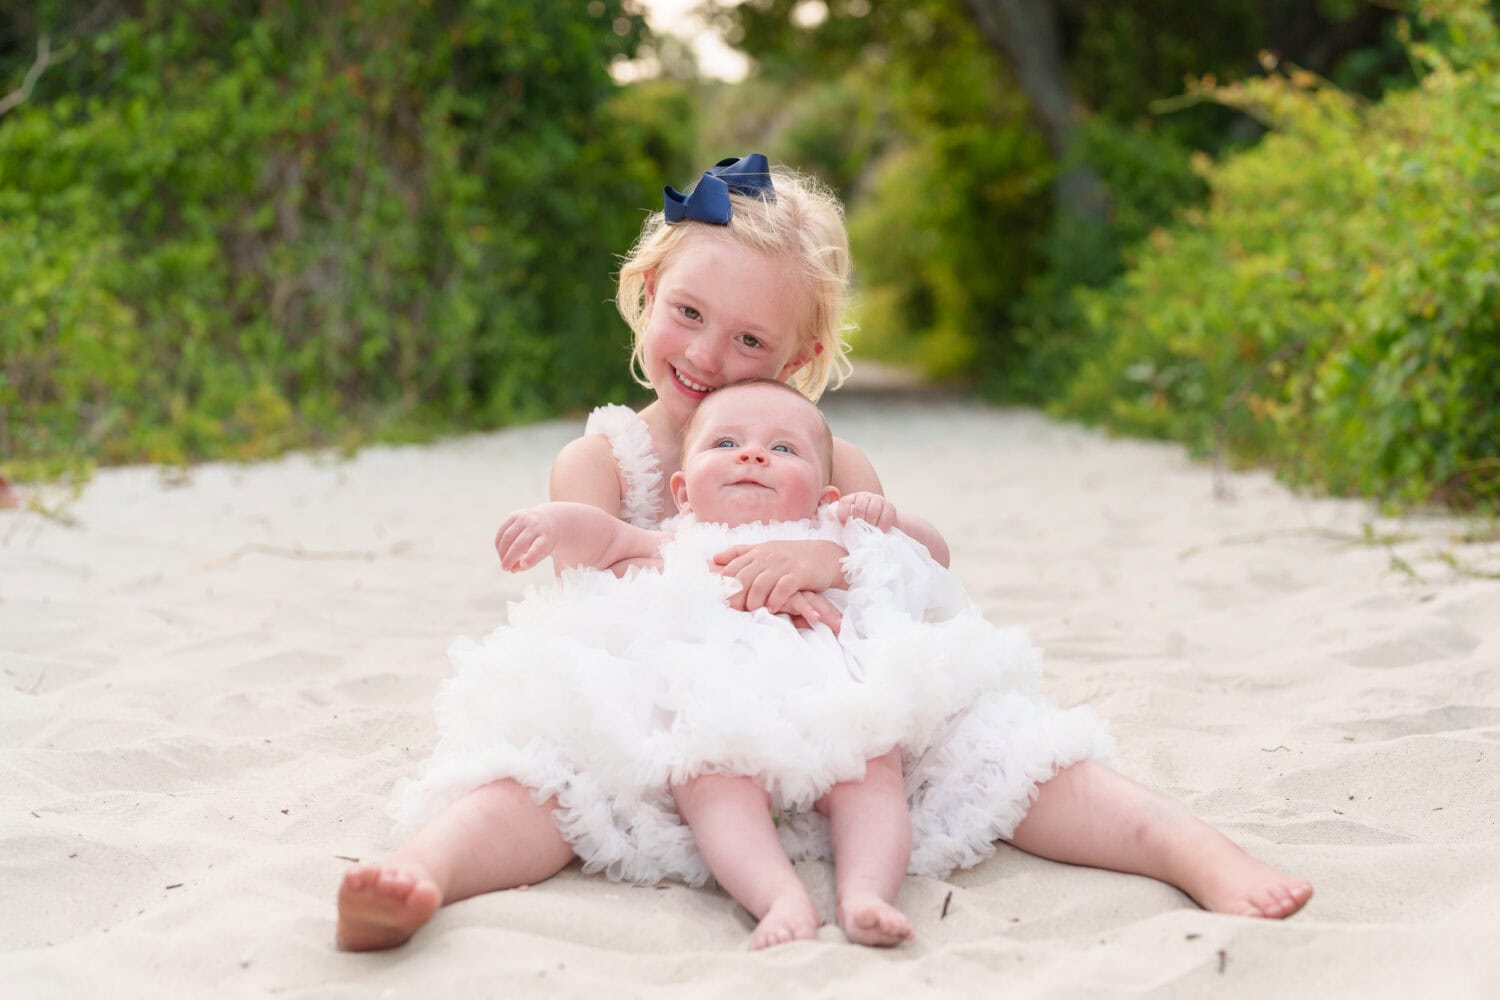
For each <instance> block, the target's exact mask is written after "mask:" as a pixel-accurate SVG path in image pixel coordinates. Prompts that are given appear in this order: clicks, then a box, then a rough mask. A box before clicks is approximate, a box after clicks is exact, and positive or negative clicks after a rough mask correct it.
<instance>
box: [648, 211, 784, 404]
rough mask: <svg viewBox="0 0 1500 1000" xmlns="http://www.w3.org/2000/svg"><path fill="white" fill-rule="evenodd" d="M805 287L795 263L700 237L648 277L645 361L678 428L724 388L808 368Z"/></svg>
mask: <svg viewBox="0 0 1500 1000" xmlns="http://www.w3.org/2000/svg"><path fill="white" fill-rule="evenodd" d="M803 287H804V286H803V283H802V281H801V278H800V276H799V274H798V272H797V268H796V265H795V263H794V262H793V261H792V260H790V259H789V258H786V257H781V256H771V255H769V254H765V253H762V252H760V251H758V250H753V249H750V248H748V247H744V246H741V245H740V244H738V243H735V242H734V241H733V240H730V239H728V238H725V237H722V236H716V235H714V234H711V233H702V232H694V233H690V234H688V235H687V236H686V237H685V238H684V239H683V241H682V243H681V244H680V245H679V246H678V250H677V253H676V254H674V255H673V257H672V259H671V261H669V262H668V264H667V265H666V266H665V267H663V268H662V269H661V270H659V271H657V272H655V273H653V274H649V275H647V276H646V308H647V310H648V311H649V318H648V319H647V321H646V329H645V331H644V332H643V333H642V335H641V336H642V340H641V358H642V362H643V367H644V369H645V372H646V377H647V378H648V379H649V380H650V381H651V387H652V388H653V389H654V390H655V391H656V398H657V399H658V400H660V401H661V404H662V405H663V406H664V407H665V408H666V409H667V411H668V412H669V413H670V414H671V415H672V416H673V417H674V418H675V421H676V423H677V424H678V425H679V426H680V425H681V424H682V423H683V422H685V421H686V420H687V418H688V417H689V416H691V415H692V413H693V411H694V410H696V409H697V408H698V404H699V403H701V402H702V401H703V399H704V397H706V396H707V395H708V394H709V393H710V392H712V391H713V390H715V389H717V388H719V387H720V386H723V385H729V384H731V383H733V382H742V381H744V380H745V379H751V378H772V379H778V380H784V379H786V378H787V377H788V376H790V375H791V374H792V373H793V372H795V371H796V370H797V369H798V368H801V367H802V366H803V365H804V364H806V363H807V361H808V359H809V357H810V356H811V350H810V349H809V347H808V346H807V345H805V344H803V343H802V342H801V339H800V337H801V334H800V331H801V329H802V327H803V325H804V323H805V320H806V310H807V307H808V303H807V296H806V295H805V293H804V292H803Z"/></svg>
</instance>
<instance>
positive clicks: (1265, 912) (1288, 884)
mask: <svg viewBox="0 0 1500 1000" xmlns="http://www.w3.org/2000/svg"><path fill="white" fill-rule="evenodd" d="M1235 853H1237V854H1238V857H1229V858H1220V859H1217V860H1215V861H1214V862H1213V866H1212V868H1210V867H1208V866H1198V870H1197V871H1195V872H1193V873H1191V874H1190V875H1189V876H1188V877H1186V878H1184V879H1183V882H1182V883H1181V884H1182V889H1183V891H1184V892H1186V893H1187V894H1188V895H1189V896H1192V897H1193V899H1194V900H1196V901H1197V903H1198V905H1199V906H1202V907H1203V908H1204V909H1205V910H1212V911H1213V912H1214V913H1227V914H1230V915H1233V916H1239V917H1265V918H1268V919H1271V920H1281V919H1283V918H1285V917H1290V916H1291V915H1292V914H1293V913H1296V912H1297V911H1298V910H1300V909H1302V907H1304V906H1306V905H1307V901H1308V900H1309V899H1312V894H1313V888H1312V884H1311V883H1310V882H1308V881H1307V880H1306V879H1303V878H1298V877H1296V876H1295V875H1288V874H1287V873H1286V872H1283V871H1278V870H1276V869H1275V868H1272V867H1271V866H1270V865H1268V864H1265V863H1264V862H1261V861H1257V860H1255V859H1254V858H1252V857H1251V856H1250V855H1248V854H1246V853H1244V852H1243V851H1240V850H1239V849H1238V848H1236V849H1235Z"/></svg>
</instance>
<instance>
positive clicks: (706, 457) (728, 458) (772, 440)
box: [672, 385, 838, 525]
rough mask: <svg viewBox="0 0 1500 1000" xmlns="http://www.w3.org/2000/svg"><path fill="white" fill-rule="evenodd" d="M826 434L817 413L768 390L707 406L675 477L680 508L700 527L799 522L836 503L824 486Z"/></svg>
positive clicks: (728, 391)
mask: <svg viewBox="0 0 1500 1000" xmlns="http://www.w3.org/2000/svg"><path fill="white" fill-rule="evenodd" d="M827 448H828V445H827V430H826V428H825V427H824V424H823V418H822V417H821V416H820V415H819V414H818V411H817V408H816V407H814V406H813V404H812V403H809V402H808V401H807V400H805V399H800V398H798V397H797V396H795V395H794V394H793V393H791V392H789V391H787V390H785V389H782V388H779V387H777V386H771V385H745V386H732V387H728V388H725V389H720V390H719V391H718V392H715V393H712V394H711V395H710V396H709V397H708V398H707V399H705V400H704V401H703V403H702V405H701V406H700V407H699V412H698V415H697V416H696V417H695V418H694V422H693V427H692V432H691V435H690V437H689V439H688V442H687V446H686V448H685V449H684V455H683V460H682V471H681V472H679V473H677V474H676V475H675V476H673V477H672V495H673V496H674V497H675V498H676V500H677V505H678V507H680V508H681V509H682V510H684V511H689V512H691V513H692V514H693V515H694V516H695V517H697V518H698V520H700V521H714V522H717V523H722V524H729V525H740V524H749V523H751V522H753V521H766V522H770V521H797V520H801V519H803V518H808V517H812V516H813V515H814V514H815V513H817V509H818V507H819V506H820V505H821V504H824V503H829V502H831V501H832V500H836V499H837V498H838V490H836V489H834V488H833V487H832V486H830V485H828V451H827Z"/></svg>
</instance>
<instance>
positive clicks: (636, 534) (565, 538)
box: [495, 501, 667, 573]
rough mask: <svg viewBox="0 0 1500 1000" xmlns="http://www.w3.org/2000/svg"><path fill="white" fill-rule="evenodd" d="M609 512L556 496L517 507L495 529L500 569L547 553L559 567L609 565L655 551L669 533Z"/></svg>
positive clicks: (527, 564)
mask: <svg viewBox="0 0 1500 1000" xmlns="http://www.w3.org/2000/svg"><path fill="white" fill-rule="evenodd" d="M666 537H667V536H666V534H665V533H664V532H661V531H647V530H646V529H645V528H637V527H636V526H635V525H633V524H626V523H625V522H624V521H621V520H618V519H616V518H613V517H610V516H609V515H608V514H606V513H604V511H602V510H600V509H599V508H597V507H591V506H589V505H588V504H585V503H572V502H568V501H554V502H552V503H544V504H539V505H538V506H536V507H528V508H526V509H525V510H518V511H516V512H515V513H514V514H512V515H510V516H509V517H507V518H506V519H505V520H504V521H503V522H502V523H501V525H500V530H499V531H497V532H495V551H496V552H497V553H498V554H499V556H500V566H501V568H502V569H505V570H508V571H510V572H513V573H519V572H520V571H521V570H525V569H530V568H531V567H533V566H535V565H536V564H537V563H539V562H541V561H542V560H543V559H545V558H547V557H548V556H551V557H552V561H553V563H554V565H556V566H557V568H558V569H560V570H561V569H568V568H569V567H573V566H590V567H593V568H594V569H609V568H610V567H611V566H614V565H615V564H616V563H618V562H622V561H624V560H627V559H644V558H649V557H651V556H655V555H656V554H657V553H658V552H659V551H660V550H661V544H662V542H663V541H664V540H665V539H666Z"/></svg>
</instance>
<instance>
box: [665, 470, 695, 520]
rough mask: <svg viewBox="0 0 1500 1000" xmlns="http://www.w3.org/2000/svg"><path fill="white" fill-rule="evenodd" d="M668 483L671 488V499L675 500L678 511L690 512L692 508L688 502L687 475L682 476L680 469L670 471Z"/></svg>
mask: <svg viewBox="0 0 1500 1000" xmlns="http://www.w3.org/2000/svg"><path fill="white" fill-rule="evenodd" d="M669 485H670V486H671V488H672V499H673V500H675V501H677V510H678V512H679V513H682V514H687V513H690V512H691V511H692V509H693V508H692V505H691V504H689V503H688V495H687V476H684V475H683V474H682V473H681V472H680V471H679V472H674V473H672V479H671V482H670V483H669Z"/></svg>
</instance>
